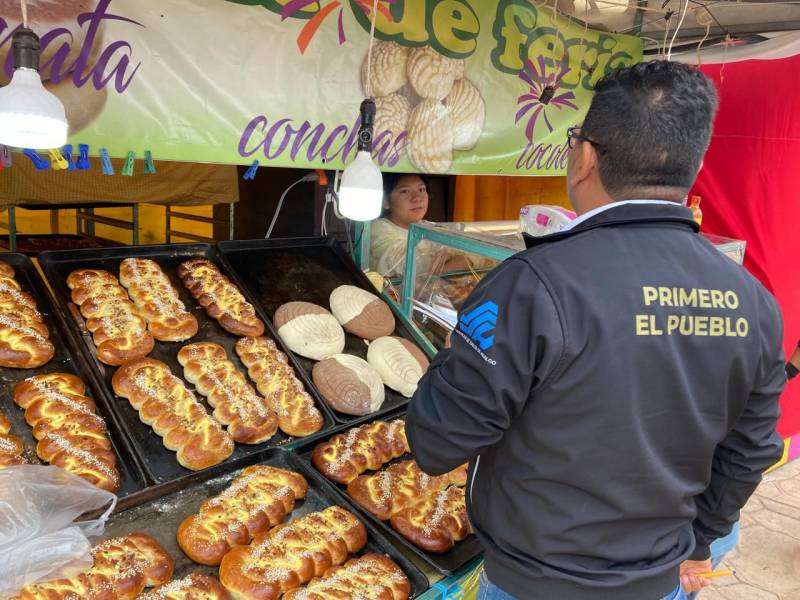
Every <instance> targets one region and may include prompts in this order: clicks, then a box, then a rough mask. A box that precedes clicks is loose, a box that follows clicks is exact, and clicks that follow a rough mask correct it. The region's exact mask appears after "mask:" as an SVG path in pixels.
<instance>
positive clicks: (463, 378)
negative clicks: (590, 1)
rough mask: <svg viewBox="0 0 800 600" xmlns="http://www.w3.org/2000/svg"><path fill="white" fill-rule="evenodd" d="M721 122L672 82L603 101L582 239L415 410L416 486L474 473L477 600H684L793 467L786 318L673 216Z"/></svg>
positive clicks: (465, 332) (530, 285) (704, 91)
mask: <svg viewBox="0 0 800 600" xmlns="http://www.w3.org/2000/svg"><path fill="white" fill-rule="evenodd" d="M716 105H717V99H716V94H715V92H714V88H713V86H712V84H711V82H710V81H709V80H708V79H707V78H706V77H705V76H704V75H703V74H702V73H700V72H699V71H697V70H696V69H694V68H691V67H688V66H685V65H681V64H677V63H668V62H650V63H645V64H640V65H636V66H634V67H631V68H626V69H621V70H619V71H616V72H614V73H612V74H610V75H609V76H607V77H606V78H605V79H603V80H601V81H600V82H599V83H598V84H597V86H596V93H595V97H594V99H593V101H592V104H591V107H590V109H589V112H588V114H587V116H586V120H585V122H584V124H583V127H582V128H575V129H572V130H570V132H569V138H570V144H571V146H572V152H571V153H570V159H569V166H568V171H567V186H568V189H569V194H570V199H571V201H572V203H573V205H574V207H575V209H576V211H577V212H578V214H579V217H578V219H577V220H576V222H575V223H574V224H573V225H572V226H571V228H569V229H568V230H564V231H562V232H560V233H557V234H554V235H550V236H546V237H543V238H535V239H534V238H529V239H527V240H526V241H527V246H528V249H527V250H525V251H523V252H521V253H519V254H517V255H516V256H514V257H512V258H510V259H508V260H507V261H505V262H504V263H503V264H502V265H500V266H498V267H497V268H496V269H494V270H493V271H492V272H491V273H489V274H488V275H487V276H486V277H485V278H484V280H483V281H482V282H481V284H480V285H479V286H478V287H477V288H476V289H475V291H474V292H473V294H472V295H471V296H470V298H469V299H468V301H467V303H466V304H465V306H464V309H463V311H462V312H461V314H460V316H459V324H458V327H457V328H456V330H455V332H454V333H453V336H452V339H453V342H452V348H451V349H450V350H444V351H442V352H441V353H440V354H439V356H437V357H436V359H435V360H434V361H433V363H432V364H431V368H430V370H429V371H428V373H427V374H426V375H425V377H424V378H423V379H422V381H421V382H420V385H419V389H418V390H417V393H416V394H415V396H414V398H413V399H412V401H411V405H410V408H409V414H408V418H407V423H406V431H407V434H408V439H409V442H410V445H411V448H412V450H413V452H414V456H415V457H416V459H417V461H418V462H419V464H420V466H421V468H422V469H423V470H425V471H426V472H428V473H431V474H438V473H442V472H445V471H448V470H450V469H453V468H455V467H457V466H458V465H460V464H463V463H465V462H467V461H468V462H469V466H470V477H469V481H468V484H467V504H468V508H469V515H470V520H471V522H472V525H473V527H474V529H475V532H476V534H477V536H478V538H479V539H480V541H481V542H482V543H483V545H484V547H485V558H486V563H485V564H486V571H485V575H486V577H485V578H484V581H483V582H482V585H483V591H482V593H483V594H484V596H483V597H485V598H520V599H522V598H525V599H531V600H553V599H561V598H563V599H566V600H583V599H587V600H602V599H612V600H659V599H662V598H681V597H683V596H682V594H683V592H682V590H681V589H680V585H679V581H680V579H679V578H680V574H681V573H680V568H681V564H682V563H683V565H684V574H687V575H688V574H690V573H692V572H694V573H697V572H701V571H704V570H708V569H710V563H709V562H708V561H707V559H708V556H709V546H710V544H711V543H712V542H713V541H714V540H715V539H718V538H720V537H723V536H725V535H726V534H727V533H728V532H729V531H730V529H731V526H732V524H733V523H734V522H736V520H737V519H738V515H739V510H740V509H741V507H742V506H744V504H745V502H746V501H747V499H748V498H749V496H750V494H751V493H752V492H753V490H754V489H755V488H756V486H757V485H758V483H759V481H760V479H761V475H762V473H763V472H764V470H765V469H767V468H768V467H770V466H771V465H773V464H774V463H775V462H776V461H777V460H778V459H779V458H780V457H781V452H782V448H783V446H782V442H781V439H780V437H779V436H778V435H777V434H776V432H775V424H776V422H777V419H778V415H779V408H778V397H779V395H780V393H781V391H782V390H783V387H784V385H785V383H786V371H785V369H784V360H783V354H782V350H781V338H782V321H781V315H780V312H779V309H778V306H777V304H776V302H775V300H774V298H773V297H772V296H771V295H770V294H769V293H768V292H767V291H766V290H765V289H764V288H763V287H762V286H761V284H759V283H758V281H756V280H755V279H754V278H753V277H752V276H750V275H749V274H748V273H747V272H746V271H745V270H744V269H743V268H741V267H740V266H738V265H737V264H735V263H734V262H733V261H731V260H730V259H729V258H727V257H726V256H724V255H723V254H721V253H720V252H718V251H717V250H716V249H715V248H714V247H713V246H712V245H711V244H709V243H708V242H707V241H705V240H704V239H703V238H702V237H701V236H700V235H698V227H697V224H696V223H695V222H694V220H693V219H692V214H691V212H690V211H689V210H688V209H686V208H685V207H684V206H683V205H682V201H683V199H684V198H685V197H686V195H687V193H688V190H689V188H690V187H691V186H692V184H693V182H694V179H695V177H696V174H697V172H698V170H699V169H700V165H701V161H702V157H703V154H704V153H705V151H706V149H707V147H708V143H709V140H710V136H711V125H712V121H713V117H714V113H715V110H716ZM687 560H691V561H693V562H685V561H687ZM690 579H691V581H689V582H688V583H693V584H694V585H695V586H697V585H698V580H697V577H696V576H692V577H691V578H690Z"/></svg>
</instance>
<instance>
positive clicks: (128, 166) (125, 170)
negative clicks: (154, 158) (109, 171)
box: [122, 150, 136, 177]
mask: <svg viewBox="0 0 800 600" xmlns="http://www.w3.org/2000/svg"><path fill="white" fill-rule="evenodd" d="M135 160H136V153H135V152H134V151H133V150H131V151H130V152H128V157H127V158H126V159H125V166H124V167H122V174H123V175H125V176H126V177H133V163H134V161H135Z"/></svg>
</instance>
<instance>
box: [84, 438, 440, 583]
mask: <svg viewBox="0 0 800 600" xmlns="http://www.w3.org/2000/svg"><path fill="white" fill-rule="evenodd" d="M251 464H265V465H270V466H273V467H279V468H282V469H288V470H290V471H294V472H296V473H300V474H301V475H303V476H304V477H305V478H306V480H307V481H308V493H307V495H306V498H305V499H304V500H301V501H298V502H297V504H296V506H295V509H294V511H292V514H291V515H290V516H289V521H292V520H294V519H296V518H298V517H301V516H303V515H305V514H307V513H309V512H314V511H319V510H323V509H325V508H327V507H329V506H332V505H336V504H339V505H342V503H341V502H340V501H339V498H338V495H337V494H336V493H335V492H333V491H332V490H331V489H330V488H329V487H328V486H327V485H325V483H324V481H323V480H322V478H321V477H320V475H319V474H318V473H317V472H316V471H315V470H314V469H309V468H308V467H307V466H306V465H305V464H304V463H303V462H302V461H300V460H299V459H298V458H297V456H295V455H293V454H291V453H290V452H287V451H286V450H283V449H281V448H274V449H271V450H266V451H264V452H261V453H259V454H255V455H251V456H248V457H247V458H246V459H244V460H243V461H242V462H241V463H240V465H239V467H241V468H244V467H246V466H249V465H251ZM240 471H241V469H237V471H236V472H233V473H225V472H224V469H221V468H220V467H219V466H216V467H212V468H210V469H206V470H205V471H202V472H200V473H195V474H193V475H192V476H190V477H189V478H188V479H187V480H185V481H184V482H183V485H182V486H177V485H176V484H175V482H172V483H167V484H162V485H160V486H155V487H152V488H149V489H147V490H145V491H143V492H141V493H140V494H139V496H140V498H141V503H140V504H139V505H138V506H136V507H135V508H132V509H129V510H126V511H124V512H119V513H117V514H115V515H113V516H112V517H111V519H110V520H109V521H108V523H107V524H106V531H105V533H104V538H106V539H107V538H112V537H117V536H120V535H125V534H128V533H132V532H134V531H138V532H142V533H146V534H148V535H151V536H153V537H154V538H156V539H157V540H158V541H159V542H160V543H161V544H163V546H164V548H166V549H167V551H168V552H169V553H170V554H171V555H172V557H173V558H174V559H175V575H174V577H175V578H176V579H177V578H180V577H184V576H186V575H188V574H189V573H192V572H199V573H205V574H207V575H213V576H214V577H218V575H219V568H218V567H208V566H203V565H199V564H196V563H194V562H193V561H192V560H191V559H190V558H189V557H188V556H186V555H185V554H184V553H183V551H182V550H181V549H180V547H179V546H178V542H177V539H176V535H177V531H178V526H179V525H180V523H181V522H182V521H183V520H184V519H185V518H186V517H188V516H189V515H191V514H193V513H195V512H197V510H198V509H199V507H200V504H201V503H202V502H203V500H206V499H207V498H210V497H212V496H215V495H217V494H219V493H220V492H222V491H223V490H224V489H225V488H227V487H228V486H229V485H230V482H231V480H232V479H233V478H234V477H236V476H237V475H238V474H239V473H240ZM345 508H348V507H347V506H345ZM364 525H365V526H366V528H367V532H368V541H367V545H366V546H365V547H364V549H363V550H362V551H361V553H365V552H376V553H379V554H386V555H388V556H389V557H390V558H391V559H392V560H393V561H394V562H395V563H397V565H398V566H399V567H400V568H401V569H403V571H405V573H406V575H407V576H408V579H409V581H410V582H411V597H412V598H416V597H417V596H419V595H420V594H421V593H422V592H424V591H425V590H426V589H427V588H428V579H427V578H426V577H425V575H423V573H422V572H421V571H420V570H419V569H418V568H417V567H416V566H414V564H413V563H411V562H410V561H409V560H408V559H407V558H405V557H404V556H403V555H402V553H400V552H399V551H398V550H397V549H396V548H395V547H394V546H393V545H392V544H390V543H389V542H388V541H387V540H386V539H385V538H384V537H383V536H382V535H381V534H380V533H379V532H378V531H377V530H376V529H375V528H374V527H373V526H372V525H371V524H370V523H368V522H365V523H364ZM98 543H99V542H98Z"/></svg>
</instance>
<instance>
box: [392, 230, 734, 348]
mask: <svg viewBox="0 0 800 600" xmlns="http://www.w3.org/2000/svg"><path fill="white" fill-rule="evenodd" d="M703 235H704V236H705V237H706V238H707V239H709V241H711V243H713V244H714V245H715V246H716V247H717V248H718V249H719V250H720V251H721V252H723V253H724V254H725V255H726V256H728V257H730V258H731V259H732V260H734V261H735V262H737V263H739V264H742V262H743V260H744V252H745V242H744V241H741V240H733V239H730V238H725V237H721V236H714V235H706V234H703ZM524 249H525V243H524V241H523V240H522V235H521V234H520V233H519V223H518V221H485V222H474V223H439V224H433V223H423V224H419V225H412V226H411V228H410V229H409V234H408V247H407V250H406V263H405V272H404V275H403V277H401V278H394V279H387V280H386V282H385V284H386V287H385V289H384V295H385V296H386V297H387V298H388V299H389V300H390V301H394V302H396V303H397V304H399V306H400V308H401V311H402V312H403V314H404V315H406V316H407V317H408V318H409V319H410V320H411V321H412V322H413V324H414V325H415V326H416V327H417V328H419V330H420V331H421V333H422V334H423V336H424V340H423V343H427V344H430V346H429V349H430V350H433V351H434V352H435V351H436V350H438V349H440V348H441V347H442V346H443V345H444V341H445V339H446V337H447V335H448V334H449V333H450V331H452V329H453V328H454V327H455V326H456V322H457V314H458V311H459V309H460V308H461V306H462V304H463V303H464V300H466V298H467V296H469V294H470V292H471V291H472V290H473V289H474V287H475V286H476V285H477V283H478V282H479V281H480V280H481V279H482V278H483V276H484V275H485V274H486V273H487V272H488V271H490V270H491V269H492V268H494V267H495V266H497V265H498V264H499V263H500V262H502V261H503V260H505V259H506V258H508V257H509V256H512V255H513V254H516V253H517V252H520V251H521V250H524Z"/></svg>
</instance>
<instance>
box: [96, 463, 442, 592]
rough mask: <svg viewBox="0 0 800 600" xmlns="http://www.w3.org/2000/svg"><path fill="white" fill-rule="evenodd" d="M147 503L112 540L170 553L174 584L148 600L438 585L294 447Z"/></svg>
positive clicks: (195, 479)
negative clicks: (142, 540) (143, 540)
mask: <svg viewBox="0 0 800 600" xmlns="http://www.w3.org/2000/svg"><path fill="white" fill-rule="evenodd" d="M139 498H140V500H141V501H140V502H139V503H138V504H137V505H136V506H135V507H133V508H130V509H127V510H124V511H121V512H118V513H116V514H114V515H112V517H111V519H110V520H109V522H108V524H107V526H106V531H105V534H104V537H105V538H111V539H119V538H123V539H124V538H125V536H128V535H131V534H133V533H136V534H139V535H146V536H149V537H150V538H152V539H153V540H155V541H156V542H157V543H158V544H159V546H160V547H161V548H163V550H164V552H165V553H166V554H168V555H169V557H170V559H171V561H172V564H173V565H174V566H173V569H172V570H171V572H170V573H169V575H168V576H167V577H166V579H168V580H169V581H170V583H168V584H165V582H164V581H159V583H161V584H162V585H163V587H155V588H154V589H151V590H145V593H146V594H148V595H143V596H139V598H174V599H176V600H182V599H186V600H189V599H190V598H198V597H202V598H209V599H215V598H220V599H222V598H225V599H227V598H242V599H247V600H249V599H253V600H256V599H258V600H271V599H273V598H274V599H277V598H279V597H283V598H286V599H289V598H293V599H294V600H299V599H301V598H306V599H307V600H311V599H317V598H329V597H331V596H330V595H328V593H329V590H331V589H334V588H335V589H337V590H339V592H340V593H342V592H344V591H347V592H348V593H349V594H350V595H349V596H334V597H352V598H358V597H363V598H384V597H385V598H390V599H392V600H404V599H405V598H414V597H416V596H418V595H419V594H421V593H422V592H424V591H425V589H426V588H427V587H428V582H427V579H426V578H425V576H424V575H423V574H422V573H421V572H420V571H419V570H418V569H417V567H415V566H414V565H413V563H411V562H410V561H409V560H408V559H407V558H405V557H404V556H403V554H402V553H401V552H400V551H399V550H397V549H396V548H395V547H394V546H393V545H392V544H391V543H390V542H389V541H388V540H386V539H385V538H384V537H383V536H382V535H381V533H380V532H378V531H377V530H376V529H375V528H374V527H372V525H371V524H369V523H368V522H365V521H364V519H362V518H361V517H359V516H358V515H356V514H355V513H354V512H353V511H352V509H350V508H349V507H348V506H346V503H343V502H341V501H340V498H339V496H338V495H337V493H336V492H335V491H334V490H333V489H331V488H330V487H329V486H328V485H327V484H326V483H325V482H324V480H323V479H322V478H321V477H320V475H319V474H318V473H316V472H315V471H314V470H313V469H311V468H309V467H308V466H307V465H305V464H304V463H303V462H302V461H301V460H300V459H299V458H298V457H297V456H295V455H294V454H293V453H291V452H288V451H286V450H284V449H280V448H274V449H270V450H266V451H263V452H260V453H258V454H254V455H250V456H248V457H246V458H244V459H243V460H242V462H241V463H240V464H239V465H237V468H236V469H235V470H234V471H232V472H229V471H228V470H227V469H226V465H218V466H216V467H212V468H210V469H207V470H205V471H202V472H198V473H193V474H192V475H191V476H190V477H188V478H187V479H185V480H184V481H182V482H175V481H173V482H169V483H165V484H161V485H159V486H155V487H152V488H150V489H148V490H145V491H144V492H141V493H140V494H139ZM162 579H164V578H162ZM164 584H165V585H164ZM190 592H194V593H195V594H196V595H190ZM201 593H202V594H204V595H200V594H201ZM159 594H161V595H159ZM387 594H388V595H387ZM81 597H83V596H81ZM118 597H121V596H118Z"/></svg>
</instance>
